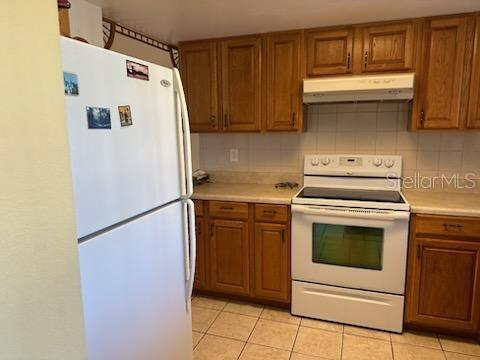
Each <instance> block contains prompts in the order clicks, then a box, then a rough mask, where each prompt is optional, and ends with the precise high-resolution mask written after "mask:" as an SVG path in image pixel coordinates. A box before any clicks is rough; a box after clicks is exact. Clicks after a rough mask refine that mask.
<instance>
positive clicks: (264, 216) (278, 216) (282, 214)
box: [255, 204, 288, 222]
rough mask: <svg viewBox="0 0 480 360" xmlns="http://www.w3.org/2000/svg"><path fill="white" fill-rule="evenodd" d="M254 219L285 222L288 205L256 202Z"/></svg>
mask: <svg viewBox="0 0 480 360" xmlns="http://www.w3.org/2000/svg"><path fill="white" fill-rule="evenodd" d="M255 220H256V221H274V222H278V221H279V222H286V221H288V206H286V205H267V204H257V205H255Z"/></svg>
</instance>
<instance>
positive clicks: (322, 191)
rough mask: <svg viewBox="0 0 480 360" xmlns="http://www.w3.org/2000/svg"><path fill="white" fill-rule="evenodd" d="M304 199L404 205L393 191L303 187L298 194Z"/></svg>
mask: <svg viewBox="0 0 480 360" xmlns="http://www.w3.org/2000/svg"><path fill="white" fill-rule="evenodd" d="M298 197H300V198H304V199H334V200H357V201H377V202H389V203H399V204H402V203H405V201H403V199H402V197H401V195H400V193H399V192H398V191H394V190H360V189H335V188H322V187H305V188H303V190H302V191H301V192H300V194H298Z"/></svg>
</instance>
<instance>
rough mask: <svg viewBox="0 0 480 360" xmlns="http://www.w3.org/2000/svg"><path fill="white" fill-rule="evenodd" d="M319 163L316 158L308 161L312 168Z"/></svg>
mask: <svg viewBox="0 0 480 360" xmlns="http://www.w3.org/2000/svg"><path fill="white" fill-rule="evenodd" d="M319 163H320V162H319V160H318V158H311V159H310V164H312V166H318V164H319Z"/></svg>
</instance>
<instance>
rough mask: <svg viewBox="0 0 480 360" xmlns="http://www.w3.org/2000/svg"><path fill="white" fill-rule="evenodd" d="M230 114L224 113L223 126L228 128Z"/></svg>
mask: <svg viewBox="0 0 480 360" xmlns="http://www.w3.org/2000/svg"><path fill="white" fill-rule="evenodd" d="M228 120H229V118H228V114H225V115H223V127H224V128H225V129H226V128H227V127H228Z"/></svg>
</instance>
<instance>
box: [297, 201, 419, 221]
mask: <svg viewBox="0 0 480 360" xmlns="http://www.w3.org/2000/svg"><path fill="white" fill-rule="evenodd" d="M292 212H295V213H301V214H304V215H323V216H332V217H348V218H356V219H366V220H383V221H394V220H399V219H408V218H409V217H410V214H409V212H408V211H388V210H387V211H380V210H368V209H365V210H362V209H355V208H331V207H329V208H322V207H319V206H315V207H313V206H301V205H292Z"/></svg>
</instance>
